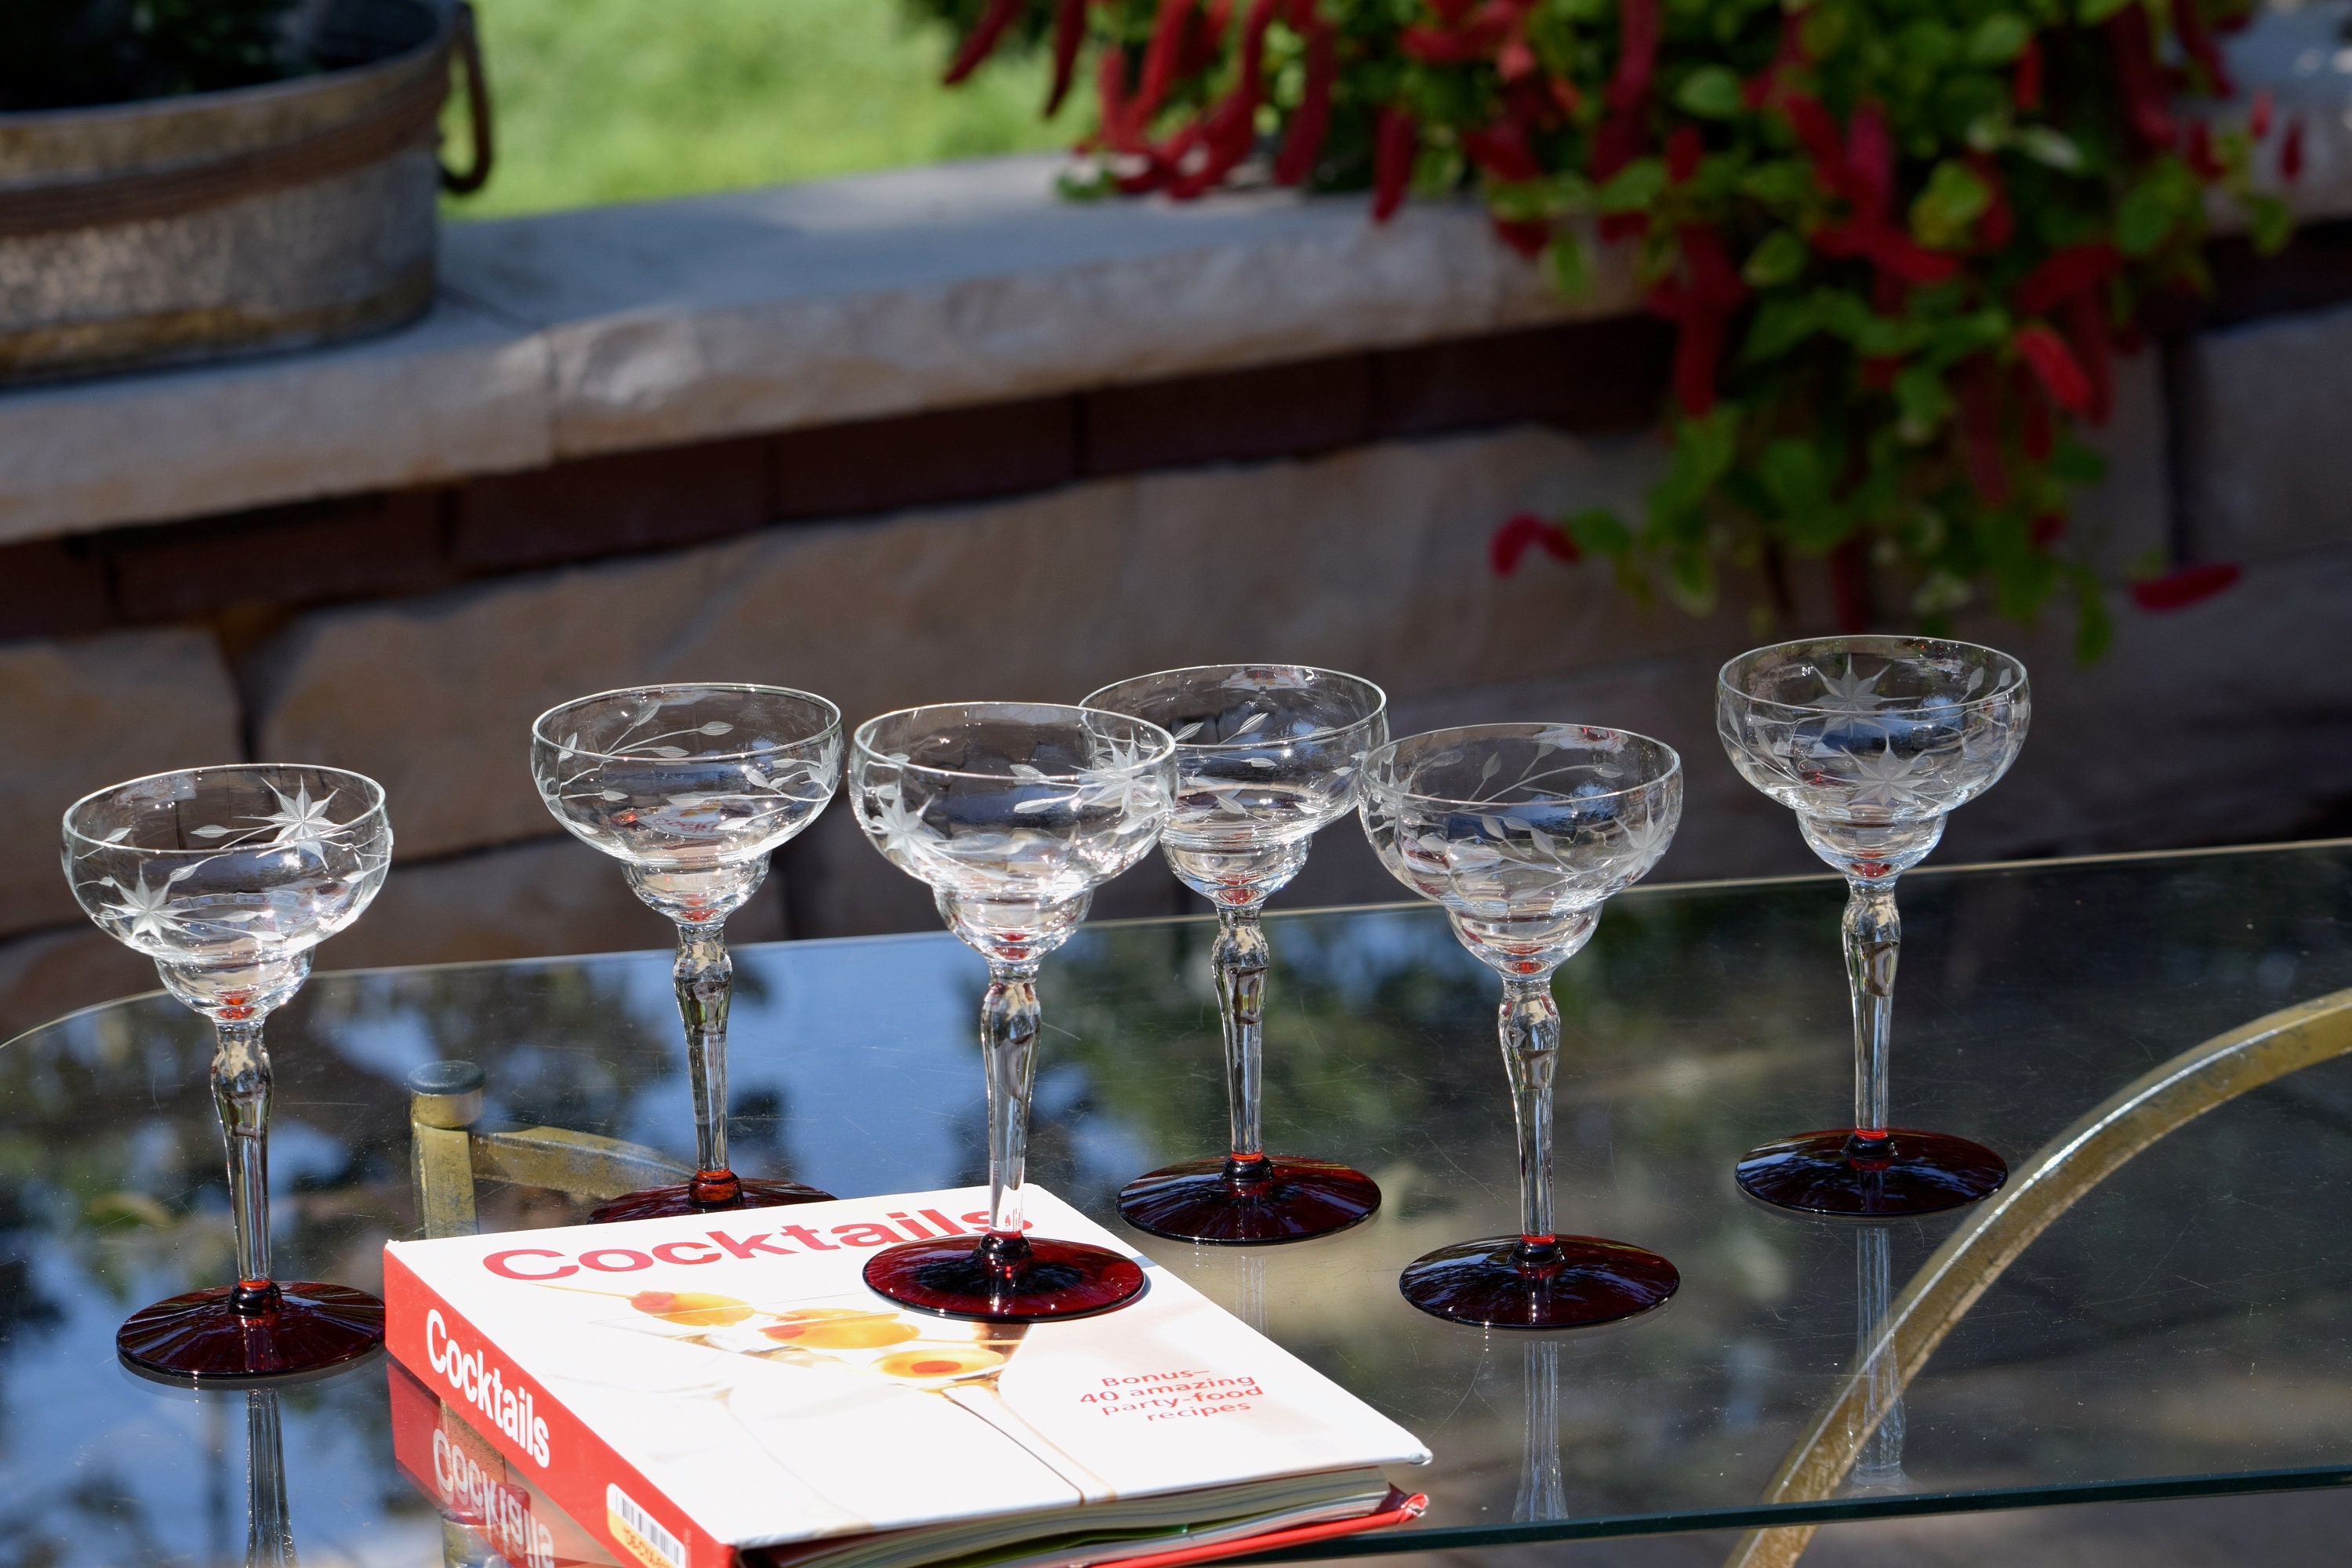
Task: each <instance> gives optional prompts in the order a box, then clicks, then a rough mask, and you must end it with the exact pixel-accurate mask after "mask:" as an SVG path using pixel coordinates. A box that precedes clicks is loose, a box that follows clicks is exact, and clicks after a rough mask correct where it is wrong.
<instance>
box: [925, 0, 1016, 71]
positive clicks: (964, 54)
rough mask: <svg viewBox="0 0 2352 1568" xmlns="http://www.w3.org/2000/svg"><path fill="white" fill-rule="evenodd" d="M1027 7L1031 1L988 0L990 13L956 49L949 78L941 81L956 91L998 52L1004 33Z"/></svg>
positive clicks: (982, 16)
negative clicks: (998, 45)
mask: <svg viewBox="0 0 2352 1568" xmlns="http://www.w3.org/2000/svg"><path fill="white" fill-rule="evenodd" d="M1027 3H1028V0H988V9H987V10H985V11H982V13H981V14H980V20H979V21H978V22H976V23H974V24H973V25H972V29H971V32H969V33H966V34H965V35H964V37H963V42H962V43H961V44H960V45H958V46H957V47H956V52H955V58H953V59H951V60H950V61H949V62H948V74H947V75H946V76H945V77H943V78H942V79H941V80H943V81H944V82H945V83H946V84H947V85H948V86H950V87H953V86H954V85H955V84H956V83H958V82H960V81H961V80H962V79H964V78H966V77H968V76H970V75H971V73H972V72H973V71H975V70H977V69H979V68H980V62H981V61H982V60H984V59H986V58H988V57H989V55H990V54H991V53H992V52H993V51H994V50H995V48H996V46H997V44H998V43H999V42H1000V41H1001V40H1002V39H1003V37H1004V30H1005V29H1006V28H1008V27H1010V26H1013V22H1014V20H1015V19H1016V18H1018V17H1019V16H1020V15H1021V7H1022V6H1023V5H1026V4H1027Z"/></svg>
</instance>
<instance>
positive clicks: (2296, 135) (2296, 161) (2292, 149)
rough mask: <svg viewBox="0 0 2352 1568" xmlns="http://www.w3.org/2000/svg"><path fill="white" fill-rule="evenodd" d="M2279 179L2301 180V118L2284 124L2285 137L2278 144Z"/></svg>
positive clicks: (2297, 117) (2299, 116)
mask: <svg viewBox="0 0 2352 1568" xmlns="http://www.w3.org/2000/svg"><path fill="white" fill-rule="evenodd" d="M2279 178H2280V179H2282V180H2289V181H2293V180H2299V179H2301V178H2303V116H2301V115H2300V114H2298V115H2296V116H2295V117H2294V118H2293V119H2292V120H2289V121H2287V122H2286V135H2285V136H2284V137H2283V138H2281V139H2280V142H2279Z"/></svg>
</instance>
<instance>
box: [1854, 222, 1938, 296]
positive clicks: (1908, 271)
mask: <svg viewBox="0 0 2352 1568" xmlns="http://www.w3.org/2000/svg"><path fill="white" fill-rule="evenodd" d="M1861 249H1862V254H1864V256H1867V257H1869V258H1870V259H1871V260H1872V261H1873V262H1874V263H1875V264H1876V265H1878V266H1880V267H1884V268H1886V270H1888V271H1889V272H1892V273H1894V274H1895V276H1896V277H1897V278H1900V279H1903V280H1904V281H1905V282H1906V283H1941V282H1942V281H1944V279H1947V278H1949V277H1951V276H1952V274H1954V273H1956V272H1958V270H1959V269H1960V263H1959V258H1958V257H1954V256H1947V255H1945V254H1943V253H1942V252H1941V251H1936V250H1929V249H1928V248H1927V247H1925V246H1922V245H1919V244H1917V243H1916V242H1914V241H1913V240H1912V238H1911V237H1910V236H1908V235H1906V234H1905V233H1904V232H1903V231H1902V230H1900V229H1898V228H1895V227H1893V226H1890V225H1888V224H1885V223H1884V222H1881V223H1877V224H1874V225H1872V226H1870V227H1868V228H1867V229H1866V230H1864V233H1863V234H1862V236H1861Z"/></svg>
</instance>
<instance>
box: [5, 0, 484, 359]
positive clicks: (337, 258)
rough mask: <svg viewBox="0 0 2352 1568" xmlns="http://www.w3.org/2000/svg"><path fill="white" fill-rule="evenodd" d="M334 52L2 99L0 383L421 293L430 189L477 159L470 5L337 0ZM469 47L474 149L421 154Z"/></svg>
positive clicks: (333, 327)
mask: <svg viewBox="0 0 2352 1568" xmlns="http://www.w3.org/2000/svg"><path fill="white" fill-rule="evenodd" d="M312 47H313V51H314V54H315V55H316V56H317V57H318V58H321V59H322V60H326V61H329V62H332V63H333V64H335V65H336V66H337V67H338V68H334V69H330V70H327V71H323V72H321V73H320V74H319V75H316V76H309V77H300V78H296V79H291V80H289V81H283V82H275V83H271V84H269V85H268V86H264V87H255V88H242V89H236V90H235V91H230V92H210V93H194V94H190V95H188V96H185V97H182V98H171V99H159V100H152V101H149V102H143V103H130V104H110V105H107V106H104V107H101V108H96V109H68V110H40V111H37V112H32V113H18V114H0V383H7V382H22V381H33V380H43V379H48V378H53V377H58V376H65V375H75V374H87V373H89V372H93V371H101V370H120V369H126V368H129V367H131V366H137V365H155V364H168V363H183V362H186V361H191V360H202V359H213V358H217V357H221V356H224V355H228V354H237V353H252V352H255V351H258V350H264V349H277V348H291V347H296V346H299V345H304V344H311V343H323V342H334V341H336V340H338V339H342V338H349V337H353V336H357V335H359V334H361V333H364V332H371V331H383V330H384V329H387V328H391V327H394V326H398V325H400V324H402V323H404V322H406V321H413V320H415V318H416V317H417V316H420V315H422V314H423V313H424V312H425V309H426V308H427V307H428V306H429V305H430V304H431V303H432V298H433V271H434V239H435V219H436V211H435V208H436V195H437V193H438V191H439V190H440V188H441V187H442V185H443V184H444V182H445V181H446V182H447V183H448V184H450V185H451V186H452V187H453V188H458V189H471V188H472V187H473V186H475V185H478V184H480V182H481V178H482V177H483V176H484V175H485V174H487V172H488V146H489V144H488V117H487V112H486V110H487V105H486V103H485V100H484V95H483V92H482V79H481V74H480V63H479V60H478V58H476V56H475V54H474V49H473V29H472V16H471V14H470V13H469V12H468V11H467V10H466V9H465V8H464V7H462V6H460V7H458V8H457V9H456V10H454V11H452V10H444V9H442V8H441V7H440V6H438V5H432V4H427V3H426V0H336V3H335V4H331V5H328V6H327V7H325V10H324V15H323V16H322V19H321V21H320V26H318V28H317V29H316V30H315V31H314V33H313V35H312ZM459 50H463V51H464V52H465V54H466V56H467V86H468V88H469V89H471V100H472V101H471V108H472V110H473V115H474V128H475V141H476V146H475V166H474V168H473V169H472V170H471V171H469V173H468V174H467V175H466V176H464V177H462V178H459V177H457V176H450V175H446V174H444V172H443V171H442V170H441V168H440V166H439V163H438V162H437V159H436V153H435V145H436V139H437V131H436V127H437V124H438V121H439V115H440V109H441V103H442V100H444V99H445V98H446V96H447V94H448V89H449V58H450V56H451V54H452V53H453V52H457V51H459Z"/></svg>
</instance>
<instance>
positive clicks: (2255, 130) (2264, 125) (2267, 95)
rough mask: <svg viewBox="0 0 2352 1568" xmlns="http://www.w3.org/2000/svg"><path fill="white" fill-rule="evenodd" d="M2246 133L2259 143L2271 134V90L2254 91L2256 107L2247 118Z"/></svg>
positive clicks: (2263, 88)
mask: <svg viewBox="0 0 2352 1568" xmlns="http://www.w3.org/2000/svg"><path fill="white" fill-rule="evenodd" d="M2246 133H2247V134H2248V135H2249V136H2252V138H2253V139H2254V140H2255V141H2257V142H2259V141H2261V140H2262V139H2263V137H2265V136H2267V135H2269V134H2270V133H2271V89H2269V88H2266V87H2259V88H2256V89H2254V106H2253V108H2252V110H2251V111H2249V112H2248V114H2247V116H2246Z"/></svg>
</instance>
